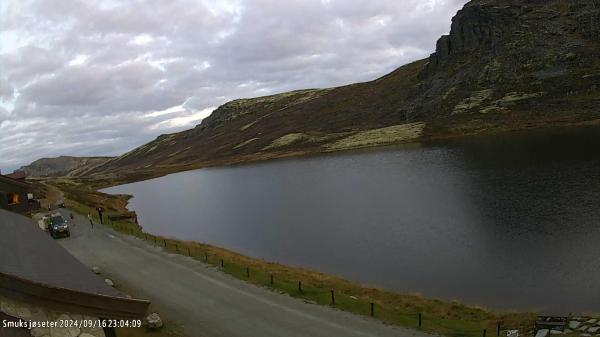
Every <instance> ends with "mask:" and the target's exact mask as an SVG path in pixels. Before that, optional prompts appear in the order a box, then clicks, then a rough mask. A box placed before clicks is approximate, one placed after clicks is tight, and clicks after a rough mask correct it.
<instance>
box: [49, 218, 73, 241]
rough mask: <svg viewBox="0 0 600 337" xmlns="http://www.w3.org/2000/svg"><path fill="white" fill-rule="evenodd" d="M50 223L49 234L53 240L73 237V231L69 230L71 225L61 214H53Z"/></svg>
mask: <svg viewBox="0 0 600 337" xmlns="http://www.w3.org/2000/svg"><path fill="white" fill-rule="evenodd" d="M47 223H48V233H50V235H51V236H52V237H53V238H55V239H56V238H57V237H60V236H66V237H69V236H71V231H70V230H69V224H68V222H67V220H66V219H65V218H63V216H62V215H60V214H52V216H50V218H49V219H48V220H47Z"/></svg>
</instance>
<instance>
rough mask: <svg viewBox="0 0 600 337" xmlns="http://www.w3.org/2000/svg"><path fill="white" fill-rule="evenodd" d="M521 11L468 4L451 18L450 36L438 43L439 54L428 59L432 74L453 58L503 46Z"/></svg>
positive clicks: (503, 7) (434, 54) (517, 7)
mask: <svg viewBox="0 0 600 337" xmlns="http://www.w3.org/2000/svg"><path fill="white" fill-rule="evenodd" d="M519 10H521V8H520V6H496V5H494V4H479V3H470V4H467V5H466V6H465V7H464V8H463V9H462V10H460V11H459V12H458V14H456V16H455V17H454V18H453V19H452V26H451V29H450V35H444V36H442V37H441V38H440V39H439V40H438V41H437V44H436V52H435V53H433V54H432V55H431V56H430V58H429V63H430V69H429V71H430V72H431V71H435V70H436V69H439V67H440V66H443V65H444V63H446V62H447V61H448V60H450V59H451V58H452V56H453V55H461V54H466V53H471V52H474V51H477V50H481V49H492V50H493V49H494V48H497V47H499V46H502V45H503V43H502V42H503V41H504V40H505V39H506V37H507V36H509V35H510V34H511V31H512V30H513V29H514V27H515V26H516V22H517V21H518V13H517V11H519Z"/></svg>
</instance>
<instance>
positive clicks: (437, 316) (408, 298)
mask: <svg viewBox="0 0 600 337" xmlns="http://www.w3.org/2000/svg"><path fill="white" fill-rule="evenodd" d="M49 183H50V184H52V185H53V186H56V187H57V188H59V189H61V190H62V191H63V193H64V196H65V199H66V202H67V206H68V207H69V208H70V209H72V210H74V211H76V212H78V213H82V214H88V213H90V214H92V215H93V216H96V217H97V213H96V212H95V210H94V209H95V207H97V206H102V207H104V209H105V210H106V215H107V217H108V218H111V219H112V220H107V221H105V223H106V224H107V225H108V226H110V227H112V228H114V229H116V230H117V231H120V232H123V233H126V234H128V235H133V236H136V237H138V238H140V239H142V240H146V241H147V242H148V243H149V244H153V245H157V246H161V247H163V249H165V250H168V251H171V252H173V253H179V254H183V255H188V256H190V257H193V258H195V259H197V260H199V261H201V262H203V263H208V264H211V265H213V266H215V268H220V269H221V270H222V271H223V272H225V273H228V274H230V275H232V276H234V277H236V278H239V279H243V280H246V281H247V282H251V283H254V284H256V285H259V286H262V287H267V288H270V289H272V290H273V291H278V292H281V293H284V294H288V295H290V296H293V297H297V298H301V299H303V300H305V301H309V302H313V303H315V304H319V305H327V306H332V307H335V308H337V309H339V310H344V311H349V312H353V313H356V314H359V315H365V316H373V317H374V318H375V319H379V320H381V321H383V322H385V323H387V324H392V325H399V326H404V327H410V328H414V329H422V330H424V331H428V332H433V333H439V334H442V335H446V336H469V337H480V336H483V335H484V330H485V333H486V335H487V336H496V335H497V334H498V327H499V328H500V333H501V334H505V330H507V329H519V330H520V331H521V333H522V334H523V333H528V332H531V329H532V327H533V322H534V319H535V315H534V314H532V313H496V312H491V311H488V310H484V309H482V308H475V307H469V306H466V305H463V304H461V303H458V302H447V301H441V300H437V299H428V298H425V297H423V296H419V295H407V294H397V293H393V292H390V291H387V290H383V289H378V288H372V287H366V286H362V285H360V284H357V283H353V282H350V281H348V280H344V279H342V278H339V277H336V276H332V275H327V274H324V273H320V272H316V271H313V270H308V269H304V268H298V267H291V266H286V265H282V264H278V263H272V262H267V261H264V260H260V259H254V258H251V257H248V256H244V255H241V254H238V253H236V252H232V251H229V250H227V249H223V248H219V247H214V246H211V245H207V244H202V243H197V242H188V241H182V240H175V239H172V238H167V237H161V236H154V235H151V234H149V233H145V232H143V230H142V228H141V227H139V226H138V225H136V224H135V223H134V222H133V221H132V219H131V218H130V219H127V217H128V216H130V215H131V212H129V211H128V210H127V208H126V206H127V200H128V199H129V196H124V195H118V196H114V195H107V194H104V193H101V192H98V191H96V190H95V188H98V187H99V185H95V184H93V183H92V184H90V183H89V182H81V181H79V182H77V181H71V180H56V181H51V182H49ZM117 219H118V220H117ZM440 282H443V280H440ZM490 291H493V290H490Z"/></svg>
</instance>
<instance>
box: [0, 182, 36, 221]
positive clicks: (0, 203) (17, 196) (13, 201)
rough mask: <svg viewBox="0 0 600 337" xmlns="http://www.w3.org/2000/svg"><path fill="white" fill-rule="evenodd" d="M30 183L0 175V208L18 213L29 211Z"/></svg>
mask: <svg viewBox="0 0 600 337" xmlns="http://www.w3.org/2000/svg"><path fill="white" fill-rule="evenodd" d="M31 191H32V187H31V185H30V184H28V183H26V182H25V181H22V180H16V179H12V178H9V177H7V176H3V175H0V208H2V209H5V210H8V211H11V212H16V213H20V214H28V213H29V212H31V206H30V202H29V198H28V194H29V193H31Z"/></svg>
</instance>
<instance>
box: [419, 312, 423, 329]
mask: <svg viewBox="0 0 600 337" xmlns="http://www.w3.org/2000/svg"><path fill="white" fill-rule="evenodd" d="M422 326H423V318H422V317H421V313H419V328H420V327H422Z"/></svg>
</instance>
